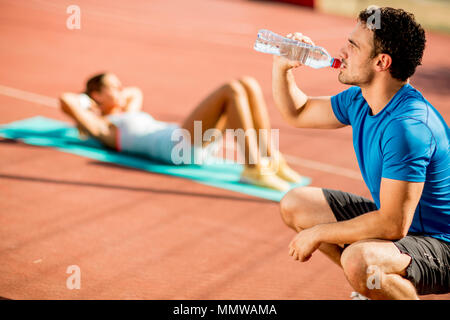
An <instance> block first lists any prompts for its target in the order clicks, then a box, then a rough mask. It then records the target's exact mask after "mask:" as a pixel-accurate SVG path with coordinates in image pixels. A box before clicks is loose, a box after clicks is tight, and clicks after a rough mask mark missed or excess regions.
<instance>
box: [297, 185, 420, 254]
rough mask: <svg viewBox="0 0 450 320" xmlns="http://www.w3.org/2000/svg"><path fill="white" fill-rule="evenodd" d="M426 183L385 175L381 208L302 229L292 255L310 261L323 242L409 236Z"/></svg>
mask: <svg viewBox="0 0 450 320" xmlns="http://www.w3.org/2000/svg"><path fill="white" fill-rule="evenodd" d="M423 186H424V183H423V182H408V181H400V180H391V179H386V178H383V179H382V181H381V189H380V203H381V208H380V209H379V210H376V211H372V212H368V213H365V214H363V215H360V216H358V217H356V218H353V219H350V220H346V221H340V222H335V223H327V224H319V225H316V226H314V227H312V228H310V229H306V230H304V231H301V232H300V233H299V234H297V236H296V237H295V238H294V240H293V241H292V242H291V244H290V249H291V252H290V253H291V255H293V256H294V257H296V258H298V259H299V260H301V261H306V260H308V259H309V258H310V257H311V255H312V253H313V252H314V250H316V249H317V248H318V247H319V246H320V244H321V243H332V244H343V243H350V244H351V243H354V242H356V241H359V240H365V239H384V240H397V239H401V238H403V237H405V236H406V234H407V233H408V230H409V227H410V226H411V223H412V220H413V217H414V212H415V209H416V207H417V205H418V203H419V200H420V197H421V195H422V190H423Z"/></svg>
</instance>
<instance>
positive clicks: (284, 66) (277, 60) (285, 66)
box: [273, 32, 314, 71]
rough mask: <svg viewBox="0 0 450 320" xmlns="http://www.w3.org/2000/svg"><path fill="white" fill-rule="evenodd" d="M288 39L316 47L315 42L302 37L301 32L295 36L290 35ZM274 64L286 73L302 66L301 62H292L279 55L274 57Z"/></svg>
mask: <svg viewBox="0 0 450 320" xmlns="http://www.w3.org/2000/svg"><path fill="white" fill-rule="evenodd" d="M286 38H289V39H292V40H297V41H301V42H304V43H307V44H310V45H313V46H314V42H312V40H311V39H310V38H309V37H307V36H304V35H302V34H301V33H300V32H295V33H293V34H292V33H289V34H288V35H287V36H286ZM273 63H274V66H275V67H277V68H279V69H281V70H284V71H287V70H289V69H292V68H298V67H300V66H301V65H302V64H301V63H300V62H299V61H291V60H288V59H286V58H285V57H282V56H277V55H275V56H274V58H273Z"/></svg>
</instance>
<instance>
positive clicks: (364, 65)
mask: <svg viewBox="0 0 450 320" xmlns="http://www.w3.org/2000/svg"><path fill="white" fill-rule="evenodd" d="M372 52H373V31H371V30H370V29H368V28H367V27H365V26H364V25H363V24H362V23H361V22H359V23H358V24H357V25H356V27H355V29H354V30H353V31H352V33H350V35H349V38H348V41H347V43H346V45H345V46H344V47H342V48H341V50H340V53H339V58H340V59H341V60H342V65H341V69H340V73H339V77H338V79H339V81H340V82H341V83H344V84H350V85H357V86H361V85H364V84H368V83H370V82H371V81H372V79H373V77H374V75H375V71H374V69H373V58H372Z"/></svg>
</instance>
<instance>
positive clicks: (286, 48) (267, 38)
mask: <svg viewBox="0 0 450 320" xmlns="http://www.w3.org/2000/svg"><path fill="white" fill-rule="evenodd" d="M254 49H255V50H256V51H259V52H264V53H270V54H276V55H279V56H282V57H285V58H287V59H289V60H294V61H300V62H301V63H302V64H304V65H306V66H309V67H312V68H314V69H319V68H324V67H332V68H339V67H340V65H341V61H340V60H339V59H335V58H332V57H331V56H330V55H329V53H328V52H327V51H326V50H325V49H324V48H322V47H318V46H313V45H310V44H307V43H304V42H301V41H297V40H293V39H289V38H285V37H283V36H280V35H278V34H276V33H273V32H272V31H269V30H264V29H263V30H259V32H258V38H257V39H256V42H255V46H254Z"/></svg>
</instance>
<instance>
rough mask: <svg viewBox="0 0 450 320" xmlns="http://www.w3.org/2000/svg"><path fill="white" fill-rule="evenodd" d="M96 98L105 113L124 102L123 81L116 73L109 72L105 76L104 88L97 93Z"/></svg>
mask: <svg viewBox="0 0 450 320" xmlns="http://www.w3.org/2000/svg"><path fill="white" fill-rule="evenodd" d="M95 100H96V101H98V103H99V105H100V108H101V109H102V112H103V113H105V114H107V113H109V111H110V110H112V109H113V108H115V107H118V106H122V105H123V104H124V101H123V94H122V83H121V82H120V80H119V78H118V77H117V76H116V75H114V74H112V73H108V74H106V75H105V76H104V77H103V86H102V89H101V90H100V92H96V93H95Z"/></svg>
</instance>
